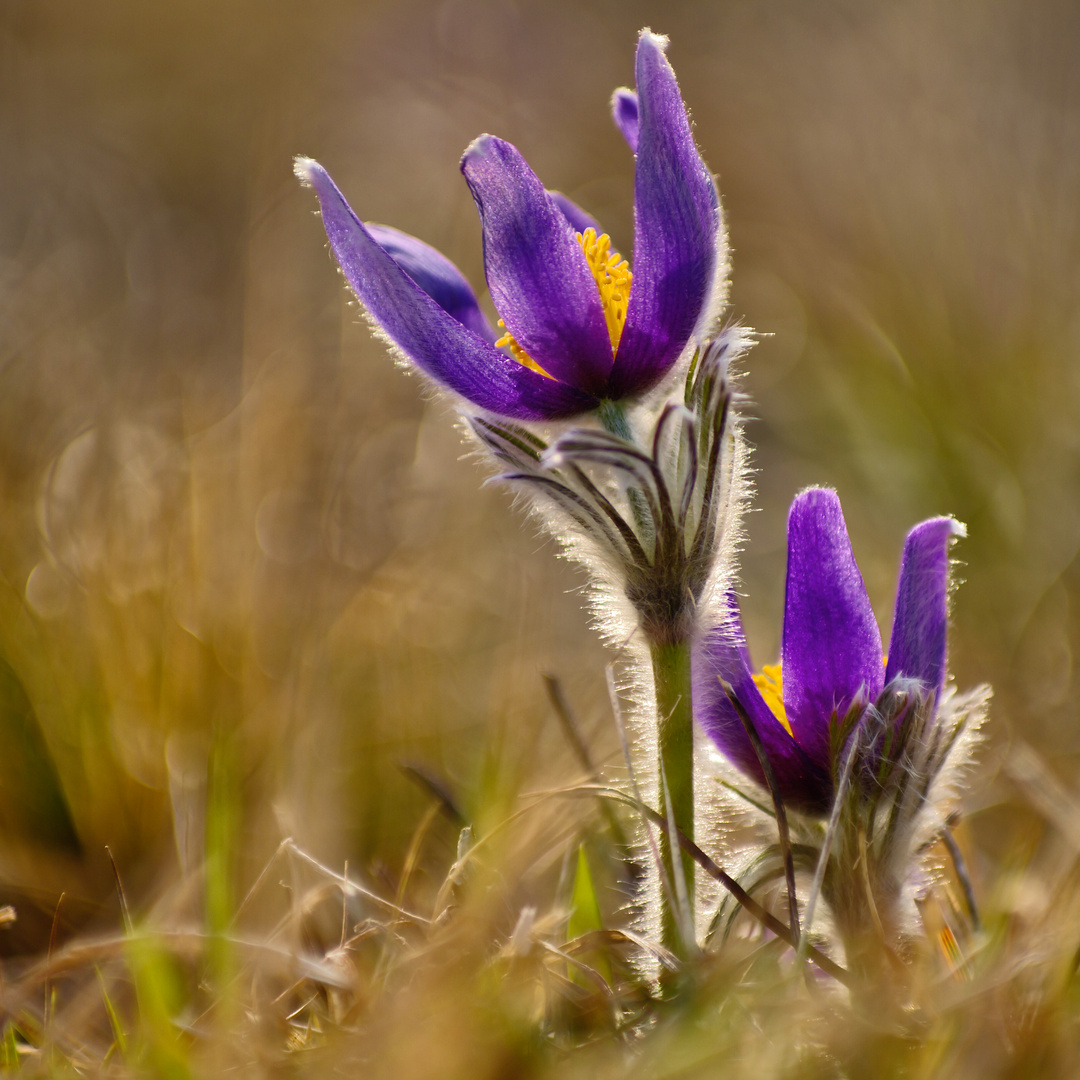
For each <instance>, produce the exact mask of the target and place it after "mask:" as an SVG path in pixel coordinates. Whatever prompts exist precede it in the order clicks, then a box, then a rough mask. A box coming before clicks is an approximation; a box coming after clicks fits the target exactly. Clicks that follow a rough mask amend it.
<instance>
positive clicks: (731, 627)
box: [692, 597, 832, 812]
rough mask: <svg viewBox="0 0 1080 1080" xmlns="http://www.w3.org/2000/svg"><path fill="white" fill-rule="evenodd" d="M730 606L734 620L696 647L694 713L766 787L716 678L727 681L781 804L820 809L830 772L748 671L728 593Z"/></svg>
mask: <svg viewBox="0 0 1080 1080" xmlns="http://www.w3.org/2000/svg"><path fill="white" fill-rule="evenodd" d="M728 606H729V608H733V609H734V612H733V614H732V621H731V622H730V623H729V624H728V625H725V626H721V627H718V628H716V629H715V630H712V631H710V632H709V633H708V634H707V635H706V636H705V639H704V640H703V641H702V642H701V643H700V644H699V645H698V646H697V647H696V648H695V650H694V654H693V662H692V677H693V688H692V692H693V696H694V715H695V716H696V717H697V719H698V722H699V723H700V724H701V726H702V727H703V728H704V729H705V731H706V733H707V734H708V735H709V737H710V738H711V739H712V740H713V742H715V743H716V745H717V746H718V747H719V748H720V750H721V751H722V752H723V753H724V755H725V756H726V757H728V758H729V759H730V760H731V761H732V762H734V764H735V765H736V766H738V768H739V769H741V770H742V771H743V772H744V773H746V774H747V775H748V776H751V777H753V779H754V780H756V781H757V782H758V783H759V784H761V785H763V786H764V785H765V774H764V773H763V771H762V769H761V764H760V762H759V761H758V756H757V753H756V751H755V750H754V744H753V743H752V742H751V741H750V737H749V736H748V735H747V734H746V729H745V728H744V727H743V723H742V720H741V719H740V718H739V714H738V713H737V712H736V710H735V706H734V705H733V704H732V703H731V700H730V698H729V697H728V695H727V693H726V692H725V690H724V687H723V686H722V684H721V681H720V680H721V679H723V680H724V681H725V682H727V683H729V684H730V685H731V688H732V691H733V692H734V694H735V696H736V698H738V700H739V702H740V704H741V705H742V707H743V708H744V709H745V710H746V713H747V715H748V716H749V717H750V721H751V723H752V724H753V725H754V730H755V731H756V732H757V733H758V736H759V738H760V739H761V743H762V746H763V748H764V750H765V753H766V755H767V756H768V759H769V763H770V764H771V765H772V768H773V772H774V774H775V775H776V782H777V786H778V787H779V788H780V793H781V795H782V796H783V798H784V801H785V803H787V804H788V805H794V806H798V807H800V808H802V809H804V810H812V811H815V812H823V811H824V810H825V809H827V808H828V806H829V804H830V802H831V799H832V784H831V781H830V779H829V773H828V771H827V770H824V769H822V768H821V767H820V766H819V765H817V764H815V762H814V761H813V760H811V758H810V757H809V756H808V755H807V754H806V753H805V751H803V749H802V748H801V747H800V746H799V745H798V744H797V743H796V742H795V741H794V740H793V739H792V737H791V736H790V735H789V734H788V733H787V732H786V731H785V730H784V727H783V725H782V724H781V723H780V721H779V720H777V719H776V717H775V716H774V715H773V713H772V710H771V709H770V708H769V706H768V705H766V704H765V701H764V699H763V698H762V696H761V693H760V691H759V690H758V688H757V687H756V686H755V685H754V680H753V677H752V676H751V673H750V661H749V657H748V654H747V651H746V642H745V639H744V637H743V631H742V625H741V624H740V622H739V619H738V607H737V604H736V603H735V601H734V598H732V597H729V600H728Z"/></svg>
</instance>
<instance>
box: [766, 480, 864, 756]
mask: <svg viewBox="0 0 1080 1080" xmlns="http://www.w3.org/2000/svg"><path fill="white" fill-rule="evenodd" d="M781 657H782V662H783V670H784V705H785V707H786V709H787V717H788V723H790V724H791V730H792V732H793V733H794V735H795V738H796V739H797V740H798V742H799V744H800V745H801V746H802V747H803V749H804V750H806V751H807V753H809V754H810V756H811V757H813V758H814V760H815V761H818V762H821V763H822V764H825V763H827V762H828V756H829V721H830V720H831V718H832V716H833V714H836V715H838V716H840V717H843V715H844V714H845V713H846V712H847V710H848V709H849V708H850V707H851V705H852V703H853V702H854V701H855V699H856V697H858V696H859V695H860V693H861V694H862V696H863V699H864V700H869V701H873V700H874V699H875V698H876V697H877V696H878V694H879V693H880V692H881V687H882V685H883V681H884V672H883V669H882V667H883V666H882V662H881V633H880V632H879V630H878V626H877V622H876V620H875V619H874V612H873V609H872V608H871V607H870V599H869V597H868V596H867V595H866V586H865V585H864V584H863V579H862V574H860V573H859V567H858V566H857V565H856V563H855V556H854V555H853V554H852V552H851V541H850V540H849V539H848V534H847V526H846V525H845V524H844V514H843V511H842V510H841V509H840V500H839V499H838V498H837V496H836V492H835V491H827V490H825V489H824V488H811V489H810V490H809V491H804V492H803V493H802V494H801V495H799V496H797V497H796V499H795V501H794V502H793V503H792V504H791V513H790V514H789V516H788V566H787V596H786V599H785V607H784V632H783V641H782V644H781Z"/></svg>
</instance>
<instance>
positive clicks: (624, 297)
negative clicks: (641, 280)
mask: <svg viewBox="0 0 1080 1080" xmlns="http://www.w3.org/2000/svg"><path fill="white" fill-rule="evenodd" d="M577 238H578V243H579V244H580V245H581V250H582V251H584V252H585V261H586V262H587V263H588V264H589V269H590V270H591V271H592V276H593V280H594V281H595V282H596V288H597V289H598V290H599V292H600V303H601V304H603V305H604V319H605V320H606V321H607V330H608V337H609V338H611V348H612V351H614V350H615V349H617V348H618V347H619V338H621V337H622V332H623V326H624V325H625V324H626V308H627V305H628V304H629V303H630V282H631V280H632V279H633V274H631V273H630V264H629V263H628V262H627V261H626V260H625V259H624V258H623V257H622V256H621V255H620V254H619V253H618V252H617V251H612V250H611V237H610V236H608V234H607V233H601V234H600V235H599V236H597V235H596V230H595V229H586V230H585V231H584V232H583V233H578V234H577Z"/></svg>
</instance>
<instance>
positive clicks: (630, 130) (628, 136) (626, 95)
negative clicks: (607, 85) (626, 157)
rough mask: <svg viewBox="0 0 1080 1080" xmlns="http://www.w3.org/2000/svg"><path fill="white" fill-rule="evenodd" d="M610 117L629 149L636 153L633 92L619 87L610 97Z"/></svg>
mask: <svg viewBox="0 0 1080 1080" xmlns="http://www.w3.org/2000/svg"><path fill="white" fill-rule="evenodd" d="M611 116H612V119H613V120H614V121H615V126H616V127H617V128H618V129H619V130H620V131H621V132H622V137H623V138H624V139H625V140H626V141H627V143H628V144H629V146H630V149H631V150H633V151H634V153H635V154H636V153H637V141H638V96H637V94H635V93H634V91H633V90H628V89H627V88H626V87H625V86H620V87H619V89H618V90H616V91H615V93H614V94H612V95H611Z"/></svg>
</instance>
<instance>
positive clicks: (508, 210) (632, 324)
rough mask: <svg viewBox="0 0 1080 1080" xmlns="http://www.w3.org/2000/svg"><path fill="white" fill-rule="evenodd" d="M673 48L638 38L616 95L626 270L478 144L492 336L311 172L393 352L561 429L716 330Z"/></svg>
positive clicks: (420, 260)
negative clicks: (632, 157) (627, 193)
mask: <svg viewBox="0 0 1080 1080" xmlns="http://www.w3.org/2000/svg"><path fill="white" fill-rule="evenodd" d="M666 44H667V41H666V39H665V38H662V37H658V36H656V35H654V34H652V33H650V32H649V31H647V30H646V31H643V32H642V34H641V39H640V41H639V43H638V49H637V62H636V77H637V93H636V94H635V93H633V92H631V91H628V90H620V91H617V92H616V96H615V99H614V102H613V111H614V115H615V120H616V123H617V124H618V126H619V128H620V130H621V131H622V132H623V134H624V136H625V137H626V139H627V141H628V142H629V144H630V146H631V148H632V149H633V150H634V151H635V154H636V166H635V179H634V268H633V274H632V275H631V272H630V268H629V266H628V264H627V263H626V262H625V261H624V260H622V259H621V258H620V256H619V255H618V254H617V253H613V252H612V251H611V249H610V240H609V238H608V237H607V236H606V235H603V234H602V232H601V230H600V229H599V227H598V226H597V225H596V223H595V222H594V221H593V220H592V218H590V217H589V216H588V215H587V214H586V213H585V212H584V211H583V210H581V209H580V208H579V207H577V206H575V205H574V204H573V203H572V202H571V201H570V200H569V199H567V198H566V197H565V196H563V195H560V194H559V193H557V192H548V191H545V190H544V187H543V185H542V184H541V183H540V181H539V180H538V179H537V177H536V175H535V174H534V173H533V171H532V170H531V169H530V168H529V166H528V165H527V164H526V162H525V159H524V158H523V157H522V156H521V154H519V153H518V151H517V150H516V149H515V148H514V147H513V146H512V145H511V144H510V143H507V142H504V141H503V140H501V139H497V138H495V137H494V136H492V135H481V136H480V138H478V139H477V140H476V141H475V142H474V143H473V144H472V145H471V146H470V147H469V148H468V149H467V150H466V151H465V155H464V157H463V158H462V160H461V171H462V172H463V173H464V175H465V180H466V182H467V183H468V185H469V188H470V190H471V191H472V195H473V198H474V199H475V201H476V205H477V209H478V210H479V212H480V221H481V225H482V228H483V235H484V269H485V273H486V277H487V283H488V288H489V290H490V292H491V297H492V300H493V301H494V304H495V307H496V309H497V310H498V312H499V316H500V323H501V324H502V325H503V328H504V329H505V331H506V332H505V333H504V334H503V335H502V336H501V337H500V336H499V334H498V333H497V331H496V330H494V329H493V328H492V327H491V325H490V323H489V322H488V320H487V318H486V317H485V316H484V314H483V312H482V311H481V310H480V305H479V303H478V302H477V298H476V294H475V293H474V292H473V290H472V288H471V287H470V286H469V283H468V282H467V281H466V280H465V278H464V276H463V275H462V274H461V272H460V271H459V270H458V269H457V267H455V266H454V265H453V263H451V262H450V261H449V260H448V259H447V258H446V257H445V256H443V255H441V254H440V253H439V252H438V251H436V250H435V249H434V248H432V247H430V246H429V245H427V244H425V243H424V242H423V241H421V240H417V239H416V238H415V237H412V236H408V235H406V234H405V233H401V232H398V231H397V230H395V229H390V228H387V227H386V226H380V225H365V224H363V223H362V222H361V221H360V220H359V218H357V216H356V215H355V214H354V213H353V211H352V210H351V209H350V207H349V205H348V203H346V201H345V199H344V198H343V197H342V195H341V192H340V191H338V189H337V187H336V186H335V184H334V182H333V181H332V180H331V179H330V176H329V175H328V174H327V172H326V171H325V170H324V169H323V168H322V166H320V165H319V164H318V163H317V162H314V161H312V160H310V159H308V158H298V159H297V161H296V172H297V175H298V176H299V177H300V178H301V179H302V180H303V181H304V182H305V183H308V184H310V185H311V186H312V187H314V188H315V191H316V193H317V194H318V196H319V203H320V206H321V209H322V216H323V224H324V225H325V227H326V233H327V236H328V237H329V238H330V246H331V247H332V248H333V251H334V254H335V255H336V256H337V260H338V263H339V264H340V265H341V269H342V271H343V272H344V274H345V277H346V279H347V280H348V282H349V284H350V286H351V287H352V289H353V292H355V294H356V296H357V298H358V299H359V300H360V302H361V303H362V304H363V305H364V307H365V308H366V309H367V312H368V314H369V315H370V317H371V319H372V320H373V321H374V323H375V324H376V325H377V326H378V328H379V330H381V332H382V334H383V335H384V336H385V337H386V338H388V339H389V341H390V342H391V343H392V344H393V346H394V347H395V348H396V350H398V351H399V352H400V353H401V354H403V355H404V356H405V357H407V358H408V359H409V360H411V361H412V362H413V363H415V364H416V366H417V367H419V368H420V369H421V370H422V371H424V372H425V373H426V374H428V375H429V376H431V377H432V378H433V379H434V380H435V381H436V382H438V383H439V384H441V385H442V386H444V387H446V388H448V389H450V390H452V391H454V392H455V393H457V394H460V395H461V396H462V397H463V398H465V399H466V400H468V401H470V402H472V404H473V405H476V406H479V407H480V408H481V409H485V410H488V411H489V412H492V413H497V414H499V415H502V416H507V417H511V418H513V419H516V420H555V419H560V418H563V417H569V416H574V415H577V414H580V413H584V412H588V411H589V410H591V409H595V408H596V407H597V406H598V405H600V403H601V402H603V401H605V400H620V399H623V398H628V397H632V396H634V395H637V394H640V393H642V392H643V391H646V390H648V389H649V388H650V387H652V386H654V385H655V384H656V383H657V382H658V381H659V380H660V379H661V378H662V377H663V376H664V375H665V374H666V373H667V372H668V371H669V370H670V369H671V368H672V367H673V366H674V364H675V363H676V361H678V359H679V358H680V356H682V355H683V353H684V351H685V350H686V349H687V346H688V345H690V344H696V343H697V341H698V339H699V338H700V337H701V335H702V334H703V333H704V332H706V331H708V330H710V329H711V328H712V324H713V322H714V321H715V318H716V315H717V307H718V305H719V302H720V300H721V299H722V287H723V280H724V272H725V259H724V250H725V239H724V229H723V223H722V219H721V212H720V202H719V198H718V196H717V192H716V186H715V184H714V182H713V178H712V175H711V174H710V172H709V170H708V169H707V168H706V166H705V164H704V162H703V161H702V160H701V157H700V155H699V154H698V152H697V148H696V147H695V145H694V140H693V137H692V135H691V133H690V122H689V119H688V118H687V115H686V109H685V107H684V105H683V102H682V98H681V97H680V95H679V88H678V85H677V84H676V82H675V75H674V73H673V72H672V70H671V66H670V65H669V64H668V62H667V59H666V58H665V56H664V49H665V47H666Z"/></svg>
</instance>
